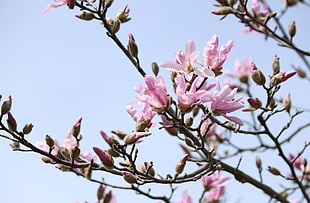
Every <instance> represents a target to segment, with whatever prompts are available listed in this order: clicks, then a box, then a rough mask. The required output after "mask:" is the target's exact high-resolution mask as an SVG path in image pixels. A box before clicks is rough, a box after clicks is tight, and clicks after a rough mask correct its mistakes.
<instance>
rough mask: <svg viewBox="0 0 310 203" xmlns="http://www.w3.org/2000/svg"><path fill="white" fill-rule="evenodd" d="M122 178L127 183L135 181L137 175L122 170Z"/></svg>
mask: <svg viewBox="0 0 310 203" xmlns="http://www.w3.org/2000/svg"><path fill="white" fill-rule="evenodd" d="M123 178H124V180H125V181H126V182H127V183H129V184H134V183H137V177H136V176H134V175H133V174H132V173H130V172H127V171H124V172H123Z"/></svg>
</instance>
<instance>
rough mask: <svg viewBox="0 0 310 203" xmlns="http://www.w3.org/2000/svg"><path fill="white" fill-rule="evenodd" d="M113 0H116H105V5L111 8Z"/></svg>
mask: <svg viewBox="0 0 310 203" xmlns="http://www.w3.org/2000/svg"><path fill="white" fill-rule="evenodd" d="M113 2H114V0H105V7H106V8H109V7H110V6H111V5H112V3H113Z"/></svg>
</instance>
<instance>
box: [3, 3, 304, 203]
mask: <svg viewBox="0 0 310 203" xmlns="http://www.w3.org/2000/svg"><path fill="white" fill-rule="evenodd" d="M49 3H51V1H49V0H40V1H36V0H29V1H18V0H11V1H4V2H3V3H2V5H1V7H0V19H1V21H0V26H1V30H2V31H1V38H0V45H1V48H2V53H1V56H0V59H1V60H0V70H1V75H2V77H1V80H0V87H1V90H0V94H2V95H3V97H6V96H7V95H12V97H13V110H12V112H13V113H14V115H15V117H16V119H17V121H18V124H19V126H22V125H23V124H24V123H28V122H32V123H33V124H34V125H35V128H34V129H33V133H32V134H30V135H29V140H31V141H33V142H36V141H38V140H44V137H45V135H46V134H50V135H51V136H53V137H55V138H56V139H58V140H59V141H60V142H62V140H64V139H65V136H66V135H67V131H68V130H69V129H70V128H71V125H72V124H73V123H74V122H75V120H76V119H77V118H78V117H79V116H82V117H83V121H82V134H83V136H84V141H83V143H82V148H83V150H84V151H90V150H91V147H92V146H94V145H96V146H101V147H105V146H106V145H105V143H104V142H103V140H102V139H101V137H100V134H99V130H100V129H103V130H105V131H106V132H109V131H110V130H115V129H121V130H123V131H131V130H132V128H133V127H134V122H133V121H132V119H131V118H130V116H129V115H128V114H127V112H126V111H125V106H126V104H127V103H128V102H130V101H132V100H135V97H134V95H135V92H134V90H133V87H134V86H135V85H136V84H137V83H142V82H143V78H142V77H141V76H140V75H138V74H137V72H136V71H135V69H134V68H133V66H132V65H131V64H130V63H129V61H128V60H127V59H126V57H125V56H124V55H123V54H122V53H121V52H120V51H119V50H118V48H117V47H116V46H115V45H114V44H113V42H112V41H111V40H110V39H109V38H108V37H107V36H106V35H105V30H104V29H103V28H102V26H101V25H100V23H99V22H97V21H91V22H86V21H82V20H80V19H77V18H75V17H74V14H77V13H79V11H78V10H77V9H75V10H68V9H67V8H66V7H65V6H63V7H61V8H58V9H55V10H54V11H52V12H51V13H49V14H48V15H46V16H44V15H43V14H42V13H43V11H44V9H45V8H46V7H47V5H48V4H49ZM213 3H214V2H213V1H201V0H200V1H195V2H194V3H193V2H190V1H185V0H180V1H164V0H157V1H143V0H127V1H124V0H115V3H114V5H113V7H112V8H111V11H110V12H109V15H111V16H112V17H114V16H115V14H116V11H117V10H118V9H122V8H124V7H125V5H128V6H129V7H130V9H131V12H130V15H131V17H132V21H130V22H129V23H126V24H123V25H122V27H121V30H120V32H119V38H120V39H121V40H122V41H123V42H124V43H125V44H126V42H127V35H128V33H133V34H134V36H135V39H136V42H137V44H138V46H139V55H140V61H141V64H142V67H144V69H145V70H146V72H147V73H151V69H150V67H151V63H152V62H154V61H155V62H158V63H160V62H162V61H166V60H172V59H173V57H174V53H175V52H176V51H178V50H183V49H184V47H185V44H186V42H187V41H188V40H190V39H192V40H194V41H195V43H196V47H197V49H198V50H201V51H202V50H203V47H204V46H205V44H206V43H207V41H208V40H210V38H211V37H212V35H213V34H217V35H218V36H219V39H220V44H221V45H222V44H224V43H226V42H227V41H228V40H230V39H232V40H234V42H235V48H234V50H233V52H232V53H231V55H230V56H229V57H228V60H227V61H226V63H225V64H224V68H225V69H230V70H233V63H234V60H235V59H243V58H245V57H248V56H249V57H252V58H253V60H254V61H255V63H256V65H257V67H259V68H261V69H262V70H264V71H267V72H269V73H271V61H272V58H273V55H274V54H278V56H279V57H280V62H281V68H282V69H283V70H290V69H291V64H292V63H294V64H295V65H297V66H298V65H300V66H303V64H302V62H301V61H300V59H299V58H298V57H297V56H296V54H295V53H294V52H292V51H290V50H288V49H285V48H279V47H278V46H277V44H276V42H274V41H272V40H268V41H265V40H264V39H263V37H262V36H260V35H257V34H252V35H243V34H241V29H242V25H241V24H239V23H238V22H237V20H236V19H235V18H233V17H227V18H226V19H225V20H223V21H219V17H218V16H214V15H212V14H210V11H211V10H214V9H216V8H215V7H213V6H212V5H213ZM273 3H274V4H276V5H279V7H277V8H278V9H280V8H281V5H280V4H281V3H280V0H279V1H277V3H275V1H274V2H273ZM297 11H298V12H297ZM288 14H290V16H294V19H291V18H287V19H284V21H285V22H286V24H287V25H288V23H289V22H290V20H296V24H297V36H296V37H297V39H296V43H297V44H298V45H300V46H301V47H307V46H308V45H309V41H306V40H307V38H308V34H309V26H308V24H307V20H305V19H308V18H307V17H309V12H307V11H306V10H305V8H304V7H303V6H301V5H300V6H299V7H298V8H293V9H292V10H290V11H289V13H288ZM160 73H161V74H163V75H164V76H165V77H166V78H168V72H167V71H166V70H160ZM297 82H298V80H297V79H294V80H292V82H291V83H290V84H284V85H283V86H284V88H285V91H283V92H281V93H282V95H283V96H284V94H285V93H286V92H287V91H291V92H292V93H291V94H292V97H294V98H295V99H294V101H293V102H295V103H294V104H296V105H299V106H302V105H306V104H307V102H309V96H308V95H305V93H304V90H303V88H300V87H303V86H305V85H306V84H307V83H303V82H301V83H300V82H298V83H297ZM304 136H308V135H307V134H306V135H304ZM244 139H246V138H244ZM243 142H245V141H244V140H243ZM154 143H156V144H154ZM158 143H160V146H161V147H160V148H159V146H158ZM9 144H10V143H9V142H8V141H6V140H3V139H1V141H0V162H1V163H2V164H1V165H2V166H1V169H0V180H1V185H2V186H1V195H0V202H14V203H15V202H24V203H42V202H44V203H52V202H74V201H80V202H83V201H90V202H93V201H94V200H95V197H96V196H95V195H96V189H97V187H98V185H96V184H94V183H89V182H87V181H85V180H83V179H82V178H78V177H76V176H75V175H73V174H68V173H61V172H59V171H57V170H56V169H55V168H54V167H53V166H50V165H44V164H43V163H42V162H41V160H40V156H39V155H36V154H32V153H20V152H11V149H10V147H9ZM245 144H247V143H246V142H245ZM296 144H297V143H296ZM292 150H293V152H294V146H293V148H292ZM140 152H141V156H142V157H145V158H146V159H150V160H158V161H157V162H155V161H154V162H155V164H157V166H158V168H159V170H162V171H168V172H169V171H170V172H171V171H173V170H174V165H169V163H174V162H176V161H177V159H178V158H179V157H180V156H182V152H181V150H180V149H179V148H178V146H177V143H176V142H174V139H173V138H171V137H167V135H166V134H165V133H162V132H159V133H157V134H154V135H153V136H152V137H150V138H149V139H148V140H147V141H145V145H141V149H140ZM163 156H164V157H165V160H162V159H161V158H162V157H163ZM251 158H252V157H251ZM251 158H249V159H247V157H246V156H245V157H244V162H243V164H244V165H246V164H251V163H252V162H253V160H252V159H251ZM271 162H272V161H271ZM231 163H236V160H232V161H231ZM104 177H105V178H106V179H109V178H110V177H109V176H107V175H104ZM114 181H115V182H116V183H119V184H123V180H122V179H121V178H117V179H115V180H114ZM195 184H196V185H197V186H194V185H189V186H186V188H188V190H189V194H191V195H193V196H194V197H195V198H196V200H197V197H199V195H200V193H199V192H200V191H201V189H202V188H201V186H200V183H195ZM234 188H238V190H237V191H236V189H234ZM183 189H184V187H180V189H179V192H178V193H177V194H176V196H175V198H174V199H176V197H177V196H178V194H180V193H181V192H182V190H183ZM239 189H240V190H242V191H244V192H247V193H253V195H256V194H259V195H260V194H261V192H256V190H255V189H253V188H252V187H247V186H244V185H241V184H238V183H232V186H231V187H228V189H227V198H229V200H230V201H229V202H237V201H239V202H240V200H242V202H248V201H249V199H246V198H249V197H246V196H244V197H243V195H242V194H241V193H240V191H239ZM158 190H159V191H160V188H159V189H158ZM197 191H199V192H197ZM115 193H116V194H117V199H118V202H121V203H122V202H128V198H131V199H132V198H135V200H136V202H145V201H146V200H145V198H143V197H141V196H136V195H134V194H132V192H129V193H128V192H123V191H119V190H116V191H115ZM262 196H263V195H262ZM263 198H264V197H263ZM261 201H266V199H261ZM148 202H152V201H148ZM153 202H155V201H153Z"/></svg>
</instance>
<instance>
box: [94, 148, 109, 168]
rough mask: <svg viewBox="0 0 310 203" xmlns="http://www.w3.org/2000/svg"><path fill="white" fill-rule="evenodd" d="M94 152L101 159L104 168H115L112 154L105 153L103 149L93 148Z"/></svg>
mask: <svg viewBox="0 0 310 203" xmlns="http://www.w3.org/2000/svg"><path fill="white" fill-rule="evenodd" d="M93 150H94V152H95V153H96V154H97V156H98V157H99V159H100V160H101V162H102V164H103V166H104V167H105V168H106V169H112V168H114V160H113V158H112V156H111V155H110V154H108V153H107V152H105V151H103V150H102V149H100V148H98V147H93Z"/></svg>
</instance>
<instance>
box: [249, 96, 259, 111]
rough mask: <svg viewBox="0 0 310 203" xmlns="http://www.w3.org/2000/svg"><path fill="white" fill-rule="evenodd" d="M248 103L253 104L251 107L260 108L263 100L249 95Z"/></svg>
mask: <svg viewBox="0 0 310 203" xmlns="http://www.w3.org/2000/svg"><path fill="white" fill-rule="evenodd" d="M247 101H248V103H249V104H250V105H251V107H253V108H255V109H259V108H261V107H262V101H261V100H260V99H259V98H255V99H254V98H252V97H249V98H248V99H247Z"/></svg>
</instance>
